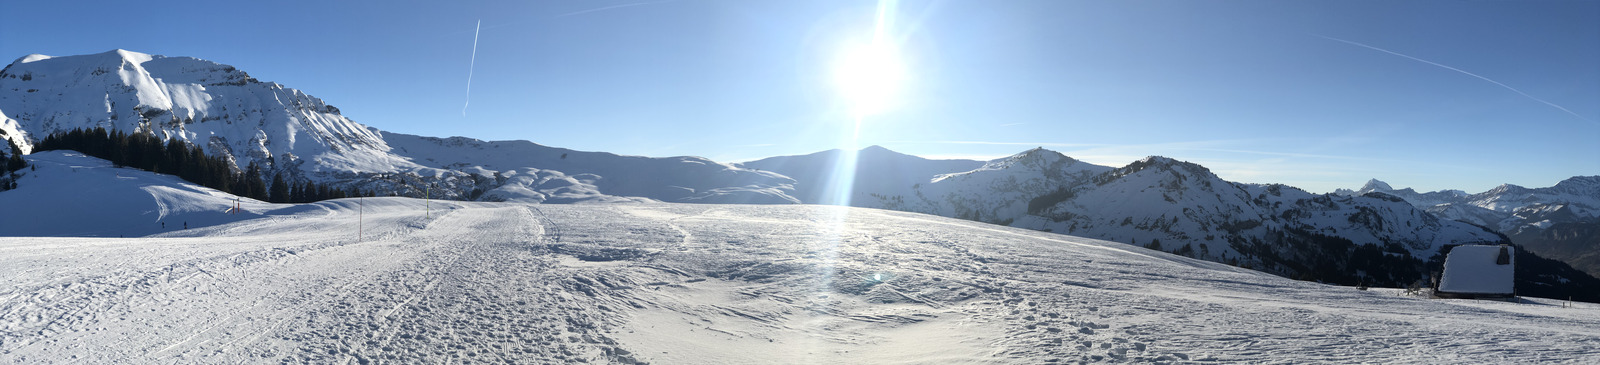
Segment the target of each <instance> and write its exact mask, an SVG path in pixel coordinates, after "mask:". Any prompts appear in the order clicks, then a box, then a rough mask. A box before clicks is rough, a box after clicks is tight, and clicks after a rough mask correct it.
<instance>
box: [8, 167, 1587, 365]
mask: <svg viewBox="0 0 1600 365" xmlns="http://www.w3.org/2000/svg"><path fill="white" fill-rule="evenodd" d="M394 201H395V200H389V201H387V202H388V204H386V205H385V204H375V205H377V207H374V206H368V207H367V208H366V209H365V210H366V211H365V214H364V217H365V218H364V219H365V222H364V227H365V237H363V239H361V240H357V239H356V237H355V235H354V234H353V233H354V232H355V231H356V229H355V225H356V224H357V223H356V219H357V217H356V213H355V207H354V205H353V204H351V201H349V200H340V201H336V202H335V203H319V204H314V205H306V206H305V208H304V209H302V210H300V211H299V213H298V214H292V215H280V216H268V217H265V218H259V219H252V220H245V221H240V222H236V223H232V224H227V225H221V226H214V227H205V228H197V229H193V230H188V231H178V232H173V233H168V234H166V235H163V236H153V237H145V238H128V239H117V238H13V237H0V282H3V283H4V284H5V285H3V286H0V287H3V288H6V289H3V291H0V362H12V363H56V362H72V361H81V362H89V363H174V362H177V363H240V362H244V363H272V362H277V363H332V364H367V363H373V362H379V363H572V362H600V363H635V362H648V363H740V364H743V363H904V362H960V363H1051V362H1079V361H1089V362H1141V363H1143V362H1156V363H1186V362H1205V361H1224V362H1252V363H1257V362H1269V363H1274V362H1294V363H1299V362H1332V363H1350V362H1423V363H1459V362H1491V363H1527V362H1576V363H1586V362H1593V361H1595V360H1596V359H1600V316H1596V313H1600V306H1597V305H1593V304H1585V303H1579V304H1578V305H1577V306H1576V307H1575V308H1563V307H1562V306H1561V304H1560V303H1558V302H1556V301H1550V300H1541V299H1533V300H1530V302H1529V303H1503V302H1484V301H1463V300H1423V299H1418V298H1414V297H1408V296H1403V295H1399V293H1398V292H1397V291H1385V290H1373V291H1357V290H1354V289H1352V288H1345V287H1334V286H1326V285H1320V284H1315V283H1306V282H1298V281H1292V280H1287V279H1283V278H1279V277H1275V276H1271V275H1266V274H1261V273H1256V272H1252V271H1247V270H1240V269H1236V268H1232V267H1228V266H1225V265H1220V264H1215V263H1209V262H1201V261H1196V260H1190V259H1187V258H1181V257H1177V256H1172V255H1168V254H1166V253H1161V252H1155V251H1147V250H1144V249H1142V248H1137V247H1133V246H1128V245H1123V244H1119V243H1112V242H1106V241H1098V240H1091V239H1083V238H1077V237H1070V236H1062V235H1054V234H1049V233H1041V232H1034V231H1029V230H1022V229H1015V228H1009V227H1001V226H991V225H985V224H981V223H975V222H969V221H962V220H954V219H946V218H940V217H934V216H925V215H918V214H911V213H902V212H890V211H879V210H872V209H860V208H843V207H827V206H737V205H714V206H713V205H681V204H610V205H555V206H552V205H542V206H540V205H520V204H495V203H459V202H449V203H437V202H436V203H434V205H435V206H436V207H440V208H435V209H432V212H431V213H424V212H423V211H422V210H421V209H416V208H418V206H417V205H415V204H410V205H407V204H398V203H393V202H394ZM372 202H373V200H371V199H369V200H368V203H369V204H370V203H372ZM425 214H426V216H425Z"/></svg>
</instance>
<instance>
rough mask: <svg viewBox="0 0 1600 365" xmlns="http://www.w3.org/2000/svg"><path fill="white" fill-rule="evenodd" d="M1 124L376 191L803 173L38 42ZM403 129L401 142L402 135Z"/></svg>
mask: <svg viewBox="0 0 1600 365" xmlns="http://www.w3.org/2000/svg"><path fill="white" fill-rule="evenodd" d="M0 115H3V118H0V137H3V138H7V139H10V140H12V141H14V142H16V143H17V144H18V145H19V147H22V148H23V150H24V151H25V152H31V150H32V146H33V144H34V143H35V142H38V141H40V140H42V139H43V138H44V137H46V136H49V135H51V134H55V133H62V132H66V131H70V130H73V129H78V128H82V129H93V128H96V127H102V128H106V129H108V130H120V131H123V132H126V133H136V132H149V133H151V134H153V135H155V136H157V137H158V138H161V139H162V140H168V139H178V140H182V141H186V142H188V143H191V144H194V145H197V146H201V147H203V148H204V149H205V151H206V153H208V154H211V155H214V156H225V157H226V158H229V159H232V160H233V161H234V164H235V165H236V167H239V168H243V167H244V166H245V165H247V164H249V163H252V162H254V163H258V164H260V165H261V166H263V167H265V168H266V169H267V171H268V172H269V173H284V174H287V175H288V176H289V178H291V179H308V180H313V181H318V182H321V183H325V184H333V185H336V186H342V187H356V188H360V189H361V190H363V191H369V192H377V193H378V194H380V195H390V194H396V195H407V196H418V197H420V196H423V195H424V193H425V192H426V194H428V195H430V196H433V197H442V198H451V199H490V200H518V201H531V202H547V201H548V202H579V201H615V200H639V199H645V200H661V201H672V202H701V203H793V202H798V199H796V198H793V197H791V196H789V192H790V190H789V189H790V188H791V187H792V184H793V182H792V181H791V180H789V179H788V178H785V177H783V176H779V175H776V174H771V173H763V172H757V171H750V170H747V169H741V168H738V167H735V166H731V165H726V164H721V163H717V162H714V161H710V160H706V159H703V158H697V157H672V158H645V157H635V156H617V155H612V154H608V153H598V152H579V151H571V150H563V149H557V148H550V147H544V146H539V145H536V144H533V143H531V142H520V141H511V142H483V141H478V140H472V139H466V138H459V137H457V138H448V139H440V138H429V137H419V136H411V135H404V134H397V133H386V132H383V131H380V130H378V129H375V128H371V127H367V126H365V125H361V124H359V123H356V122H354V121H352V120H350V119H349V118H347V117H345V116H344V115H343V114H341V111H340V110H339V109H338V108H336V107H333V106H332V105H328V103H326V102H324V101H323V100H322V99H318V98H316V97H312V96H310V95H307V94H306V93H304V92H301V91H299V90H296V89H292V88H288V87H285V86H283V85H279V84H276V83H270V82H261V81H258V80H256V79H255V78H252V77H250V76H249V75H248V74H246V73H245V72H244V71H242V70H238V69H236V68H234V67H232V66H228V65H223V64H219V63H215V62H211V61H206V60H201V59H197V58H190V57H165V56H157V55H148V54H143V53H138V52H131V51H125V50H115V51H110V52H105V53H100V54H91V55H81V56H66V57H50V56H45V55H37V54H35V55H28V56H25V57H22V58H20V59H18V60H16V62H13V63H12V64H10V65H8V66H6V68H5V69H4V70H3V71H0ZM396 143H397V144H396Z"/></svg>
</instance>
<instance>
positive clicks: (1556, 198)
mask: <svg viewBox="0 0 1600 365" xmlns="http://www.w3.org/2000/svg"><path fill="white" fill-rule="evenodd" d="M1371 192H1379V193H1384V194H1389V195H1393V196H1397V197H1400V198H1401V199H1405V200H1406V202H1408V203H1411V204H1412V205H1414V206H1416V207H1418V208H1423V209H1428V210H1429V211H1432V212H1434V213H1435V214H1438V215H1439V216H1441V217H1444V218H1449V219H1455V220H1461V221H1467V222H1472V223H1474V224H1479V225H1484V226H1489V227H1492V228H1496V229H1499V230H1501V231H1505V232H1514V231H1516V230H1518V229H1519V228H1521V227H1522V226H1525V225H1530V224H1539V222H1540V221H1541V220H1542V219H1541V220H1530V218H1532V217H1544V216H1547V215H1548V213H1549V212H1553V211H1558V210H1559V211H1565V213H1563V214H1566V215H1569V216H1571V217H1574V218H1595V217H1600V176H1574V177H1571V178H1568V179H1566V180H1562V181H1561V182H1559V183H1556V185H1555V186H1551V187H1545V188H1533V189H1529V188H1525V187H1521V186H1517V185H1512V184H1504V185H1500V186H1498V187H1495V188H1494V189H1490V190H1489V191H1485V192H1481V193H1477V194H1467V193H1466V192H1463V191H1460V190H1443V191H1434V192H1427V193H1418V192H1417V191H1416V190H1413V189H1411V188H1404V189H1395V188H1393V187H1390V186H1389V184H1387V183H1384V182H1382V181H1378V180H1377V179H1372V180H1371V181H1368V182H1367V184H1366V185H1365V186H1362V187H1361V189H1358V190H1349V189H1339V190H1335V191H1334V194H1340V195H1363V194H1367V193H1371Z"/></svg>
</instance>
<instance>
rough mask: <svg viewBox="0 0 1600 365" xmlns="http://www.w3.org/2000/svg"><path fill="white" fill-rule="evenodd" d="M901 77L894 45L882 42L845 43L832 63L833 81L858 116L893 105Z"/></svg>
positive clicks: (902, 71) (878, 111)
mask: <svg viewBox="0 0 1600 365" xmlns="http://www.w3.org/2000/svg"><path fill="white" fill-rule="evenodd" d="M904 78H905V68H904V66H903V64H901V62H900V59H899V57H897V55H896V52H895V50H894V48H893V47H890V46H888V45H886V44H883V43H882V42H873V43H872V44H855V45H849V46H846V47H844V48H843V49H842V51H841V52H840V54H839V58H838V60H836V61H835V65H834V84H835V86H836V87H838V88H839V92H840V93H841V94H842V96H843V97H844V99H845V100H846V101H847V102H849V103H850V104H851V109H852V110H853V111H854V113H855V115H856V116H858V117H859V116H864V115H871V114H876V113H880V112H883V111H885V110H887V109H889V108H890V107H891V106H893V104H894V101H895V96H896V95H895V94H896V93H897V92H898V91H899V87H900V85H901V83H902V82H903V81H904Z"/></svg>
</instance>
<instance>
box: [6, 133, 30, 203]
mask: <svg viewBox="0 0 1600 365" xmlns="http://www.w3.org/2000/svg"><path fill="white" fill-rule="evenodd" d="M0 135H3V134H0ZM6 144H7V147H10V150H11V154H10V155H11V157H6V151H5V150H0V191H6V190H11V189H16V188H17V171H22V169H23V168H25V167H28V161H27V160H24V159H22V148H21V147H17V143H16V142H12V141H11V139H9V138H8V139H6Z"/></svg>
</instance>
